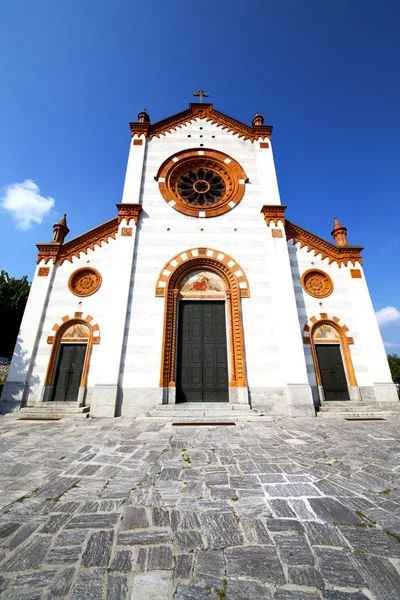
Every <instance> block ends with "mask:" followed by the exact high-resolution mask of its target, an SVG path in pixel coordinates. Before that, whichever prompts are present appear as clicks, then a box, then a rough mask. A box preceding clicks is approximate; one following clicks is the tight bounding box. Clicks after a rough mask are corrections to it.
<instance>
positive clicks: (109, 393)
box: [90, 385, 119, 418]
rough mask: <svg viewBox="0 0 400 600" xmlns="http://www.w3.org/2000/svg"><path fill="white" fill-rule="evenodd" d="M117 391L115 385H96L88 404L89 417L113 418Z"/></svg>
mask: <svg viewBox="0 0 400 600" xmlns="http://www.w3.org/2000/svg"><path fill="white" fill-rule="evenodd" d="M118 391H119V390H118V386H117V385H96V386H95V387H94V388H93V395H92V398H91V403H90V416H91V417H108V418H112V417H115V416H116V408H117V398H118Z"/></svg>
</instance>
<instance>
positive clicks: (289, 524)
mask: <svg viewBox="0 0 400 600" xmlns="http://www.w3.org/2000/svg"><path fill="white" fill-rule="evenodd" d="M264 522H265V524H266V526H267V527H268V529H269V531H272V532H278V531H304V525H303V524H302V523H300V521H297V520H295V519H265V521H264Z"/></svg>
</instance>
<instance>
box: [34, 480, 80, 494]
mask: <svg viewBox="0 0 400 600" xmlns="http://www.w3.org/2000/svg"><path fill="white" fill-rule="evenodd" d="M78 481H79V478H76V477H58V478H57V479H55V480H53V481H49V482H48V483H46V484H45V485H43V486H42V487H41V488H40V490H38V491H37V492H36V495H37V496H39V497H41V498H59V497H60V496H61V495H62V494H65V492H66V491H67V490H69V489H70V488H72V486H73V485H76V484H77V483H78Z"/></svg>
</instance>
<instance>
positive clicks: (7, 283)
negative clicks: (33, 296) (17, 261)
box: [0, 271, 31, 358]
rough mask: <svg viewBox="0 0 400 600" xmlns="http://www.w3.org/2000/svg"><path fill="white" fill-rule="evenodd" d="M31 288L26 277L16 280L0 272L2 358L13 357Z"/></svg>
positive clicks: (0, 339)
mask: <svg viewBox="0 0 400 600" xmlns="http://www.w3.org/2000/svg"><path fill="white" fill-rule="evenodd" d="M30 287H31V284H30V283H29V281H28V278H27V276H26V275H24V276H23V277H21V279H16V278H15V277H10V276H9V275H8V273H6V271H0V323H1V328H2V335H1V336H0V356H5V357H7V358H11V356H12V353H13V350H14V346H15V342H16V340H17V336H18V331H19V326H20V323H21V319H22V315H23V314H24V309H25V305H26V301H27V299H28V295H29V290H30Z"/></svg>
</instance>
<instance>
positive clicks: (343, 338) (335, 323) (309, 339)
mask: <svg viewBox="0 0 400 600" xmlns="http://www.w3.org/2000/svg"><path fill="white" fill-rule="evenodd" d="M324 324H326V325H331V326H332V327H334V328H335V329H336V331H337V332H338V334H339V336H340V346H341V349H342V354H343V360H344V365H345V370H346V373H347V379H348V384H349V386H357V379H356V375H355V372H354V366H353V361H352V358H351V352H350V348H349V346H350V344H354V339H353V338H352V336H351V334H350V331H349V328H348V327H347V326H346V325H345V324H344V323H343V322H342V321H341V320H340V319H338V318H337V317H335V316H334V315H328V313H320V314H319V315H318V316H316V317H311V319H309V320H308V321H307V323H306V324H305V325H304V330H303V342H304V343H305V344H310V345H311V353H312V357H313V361H314V369H315V377H316V380H317V385H318V386H322V379H321V373H320V370H319V364H318V359H317V353H316V350H315V342H314V331H315V329H317V327H320V326H321V325H324Z"/></svg>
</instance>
